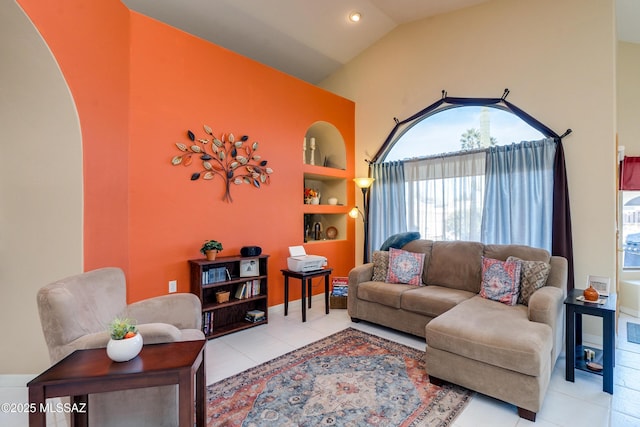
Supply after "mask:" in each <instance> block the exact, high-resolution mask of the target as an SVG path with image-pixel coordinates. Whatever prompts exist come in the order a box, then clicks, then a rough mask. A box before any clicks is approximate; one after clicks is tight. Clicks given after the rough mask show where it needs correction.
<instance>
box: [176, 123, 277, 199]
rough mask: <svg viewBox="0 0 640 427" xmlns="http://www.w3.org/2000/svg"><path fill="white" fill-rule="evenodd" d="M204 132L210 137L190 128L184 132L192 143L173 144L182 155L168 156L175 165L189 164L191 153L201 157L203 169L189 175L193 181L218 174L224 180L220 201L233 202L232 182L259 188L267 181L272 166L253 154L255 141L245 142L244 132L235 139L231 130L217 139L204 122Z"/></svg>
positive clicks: (207, 178)
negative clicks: (223, 189) (200, 134)
mask: <svg viewBox="0 0 640 427" xmlns="http://www.w3.org/2000/svg"><path fill="white" fill-rule="evenodd" d="M204 131H205V133H207V135H209V137H210V138H196V136H195V134H194V133H193V132H192V131H190V130H189V131H187V137H188V138H189V140H190V141H191V145H187V144H183V143H181V142H177V143H176V147H178V150H180V151H182V152H183V154H180V155H177V156H174V157H173V158H172V159H171V164H173V165H174V166H177V165H180V164H183V165H185V166H189V165H191V163H192V161H193V156H199V157H200V160H202V167H203V168H204V169H203V170H202V171H200V172H194V173H193V174H191V180H192V181H196V180H197V179H199V178H202V179H205V180H212V179H213V178H215V177H216V175H218V176H220V177H221V178H222V180H223V181H224V183H225V193H224V197H223V200H225V201H227V202H229V203H231V202H233V199H232V198H231V191H230V185H231V183H234V184H237V185H240V184H250V185H253V186H254V187H256V188H260V185H261V184H269V183H270V179H271V178H270V175H271V173H273V169H271V168H270V167H267V163H268V162H267V161H266V160H262V158H261V156H260V155H258V154H256V151H257V150H258V142H253V143H251V145H245V143H246V142H247V141H248V140H249V137H248V136H247V135H243V136H242V137H240V139H237V140H236V138H235V136H234V135H233V134H232V133H229V134H224V133H223V134H222V135H221V137H220V139H218V138H216V137H215V136H214V135H213V130H212V129H211V128H210V127H209V126H207V125H204Z"/></svg>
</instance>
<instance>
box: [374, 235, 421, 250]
mask: <svg viewBox="0 0 640 427" xmlns="http://www.w3.org/2000/svg"><path fill="white" fill-rule="evenodd" d="M419 238H420V233H419V232H417V231H407V232H405V233H398V234H394V235H393V236H390V237H388V238H387V240H385V241H384V243H383V244H382V246H380V250H381V251H388V250H389V249H391V248H395V249H400V248H402V247H403V246H404V245H406V244H407V243H409V242H411V241H412V240H418V239H419Z"/></svg>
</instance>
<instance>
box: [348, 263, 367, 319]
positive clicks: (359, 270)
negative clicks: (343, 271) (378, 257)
mask: <svg viewBox="0 0 640 427" xmlns="http://www.w3.org/2000/svg"><path fill="white" fill-rule="evenodd" d="M372 277H373V263H371V262H370V263H367V264H362V265H359V266H357V267H354V268H352V269H351V271H350V272H349V292H348V296H347V311H348V312H349V316H351V317H353V318H357V317H358V310H357V299H358V285H359V284H360V283H362V282H368V281H370V280H371V278H372Z"/></svg>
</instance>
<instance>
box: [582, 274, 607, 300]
mask: <svg viewBox="0 0 640 427" xmlns="http://www.w3.org/2000/svg"><path fill="white" fill-rule="evenodd" d="M589 286H593V288H594V289H595V290H596V291H598V293H599V294H600V296H603V297H608V296H609V291H610V288H611V278H609V277H605V276H592V275H589V276H587V288H588V287H589Z"/></svg>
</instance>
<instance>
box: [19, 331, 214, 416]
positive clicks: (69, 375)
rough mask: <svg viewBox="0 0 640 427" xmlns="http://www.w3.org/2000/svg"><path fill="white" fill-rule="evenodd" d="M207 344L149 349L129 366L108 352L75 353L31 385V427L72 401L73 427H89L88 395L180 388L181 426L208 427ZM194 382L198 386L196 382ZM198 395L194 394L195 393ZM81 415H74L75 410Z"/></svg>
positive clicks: (178, 343) (183, 342)
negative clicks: (55, 402)
mask: <svg viewBox="0 0 640 427" xmlns="http://www.w3.org/2000/svg"><path fill="white" fill-rule="evenodd" d="M204 344H205V341H204V340H198V341H181V342H172V343H165V344H149V345H144V346H143V347H142V351H141V352H140V354H139V355H138V356H136V357H135V358H133V359H132V360H130V361H128V362H120V363H118V362H113V361H112V360H111V359H109V357H108V356H107V351H106V349H104V348H95V349H90V350H76V351H74V352H73V353H71V354H70V355H68V356H67V357H65V358H64V359H62V360H61V361H60V362H58V363H56V364H55V365H53V366H52V367H51V368H49V369H47V370H46V371H44V372H43V373H42V374H40V375H38V376H37V377H36V378H34V379H33V380H31V381H29V383H27V387H28V388H29V408H30V409H31V408H33V409H34V410H33V411H30V413H29V427H36V426H38V427H39V426H45V425H46V423H47V414H46V405H45V401H46V399H48V398H51V397H60V396H71V402H70V407H71V425H72V426H87V425H88V418H89V411H88V409H89V408H88V402H89V399H88V394H91V393H102V392H107V391H118V390H128V389H134V388H143V387H156V386H163V385H171V384H178V387H179V391H178V396H179V397H178V410H179V425H180V426H181V427H186V426H189V427H193V421H194V402H195V421H196V425H197V426H202V427H204V425H205V405H204V400H205V378H204V375H205V374H204ZM194 376H195V382H194ZM194 390H195V391H194ZM74 408H75V409H77V410H73V409H74Z"/></svg>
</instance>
